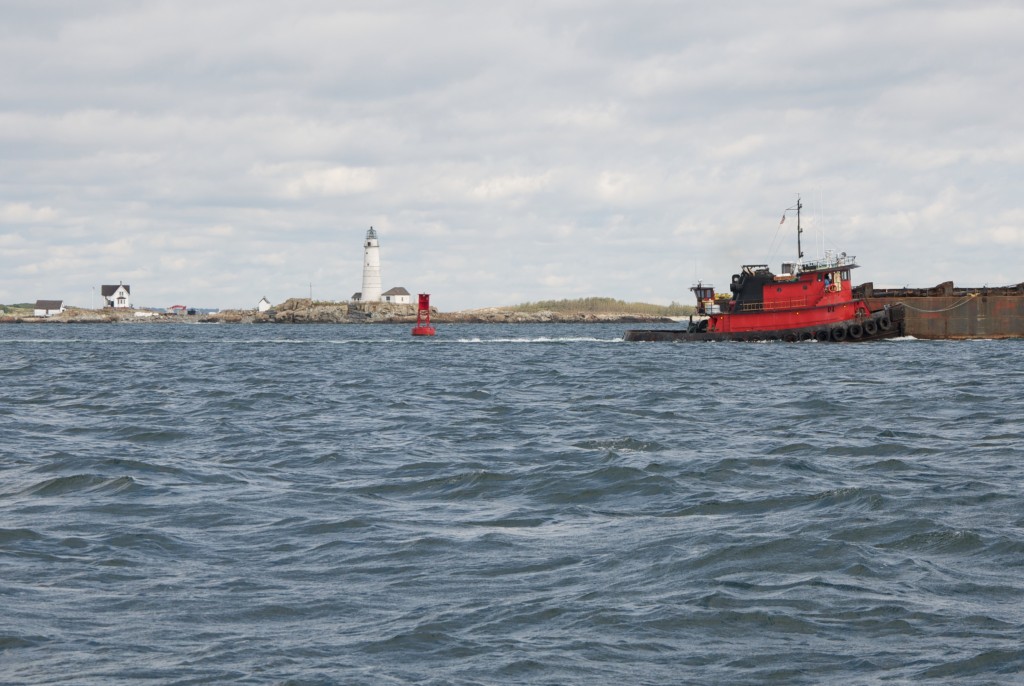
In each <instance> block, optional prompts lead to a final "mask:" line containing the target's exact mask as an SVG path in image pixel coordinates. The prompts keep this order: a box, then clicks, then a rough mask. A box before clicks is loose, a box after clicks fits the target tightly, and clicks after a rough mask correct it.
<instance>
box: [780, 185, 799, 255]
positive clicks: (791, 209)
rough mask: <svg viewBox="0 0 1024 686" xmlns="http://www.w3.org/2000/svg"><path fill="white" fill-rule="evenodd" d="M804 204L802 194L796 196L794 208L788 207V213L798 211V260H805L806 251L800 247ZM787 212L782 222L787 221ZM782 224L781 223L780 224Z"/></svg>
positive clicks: (784, 213) (783, 215) (783, 214)
mask: <svg viewBox="0 0 1024 686" xmlns="http://www.w3.org/2000/svg"><path fill="white" fill-rule="evenodd" d="M803 207H804V204H803V203H802V202H800V194H799V193H797V195H796V204H795V205H793V206H792V207H787V208H786V212H792V211H793V210H796V258H797V260H802V259H803V258H804V249H803V248H802V247H801V246H800V234H802V233H803V232H804V229H803V227H802V226H800V210H802V209H803ZM786 212H783V213H782V221H786ZM780 223H781V222H780Z"/></svg>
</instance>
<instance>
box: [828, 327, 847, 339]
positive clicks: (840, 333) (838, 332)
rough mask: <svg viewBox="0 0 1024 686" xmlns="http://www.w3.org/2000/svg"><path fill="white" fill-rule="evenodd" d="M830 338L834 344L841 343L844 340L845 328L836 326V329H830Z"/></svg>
mask: <svg viewBox="0 0 1024 686" xmlns="http://www.w3.org/2000/svg"><path fill="white" fill-rule="evenodd" d="M831 336H832V340H833V341H835V342H836V343H841V342H842V341H845V340H846V327H845V326H837V327H836V328H834V329H832V333H831Z"/></svg>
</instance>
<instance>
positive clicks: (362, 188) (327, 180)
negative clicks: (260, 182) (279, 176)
mask: <svg viewBox="0 0 1024 686" xmlns="http://www.w3.org/2000/svg"><path fill="white" fill-rule="evenodd" d="M376 185H377V173H376V171H375V170H373V169H368V168H351V167H332V168H329V169H315V170H311V171H307V172H304V173H303V174H302V175H301V176H299V177H298V178H294V179H291V180H289V181H286V182H285V184H284V194H285V196H287V197H289V198H303V197H307V196H311V195H321V196H345V195H354V194H357V193H366V192H368V191H371V190H373V189H374V188H375V187H376Z"/></svg>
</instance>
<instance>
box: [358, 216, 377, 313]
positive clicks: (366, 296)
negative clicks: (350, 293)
mask: <svg viewBox="0 0 1024 686" xmlns="http://www.w3.org/2000/svg"><path fill="white" fill-rule="evenodd" d="M360 300H362V301H363V302H380V244H379V243H378V242H377V232H376V231H374V230H373V227H372V226H371V227H370V230H369V231H367V232H366V240H365V241H363V290H362V296H360Z"/></svg>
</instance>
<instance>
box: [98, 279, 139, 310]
mask: <svg viewBox="0 0 1024 686" xmlns="http://www.w3.org/2000/svg"><path fill="white" fill-rule="evenodd" d="M131 293H132V287H131V286H128V285H127V284H123V283H120V284H118V285H116V286H106V285H104V286H100V295H102V296H103V306H104V307H114V308H123V309H130V308H131V306H132V304H131V302H130V301H129V300H128V298H129V297H130V296H131Z"/></svg>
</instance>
